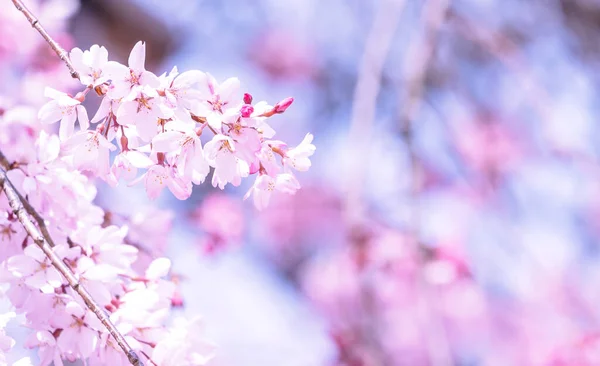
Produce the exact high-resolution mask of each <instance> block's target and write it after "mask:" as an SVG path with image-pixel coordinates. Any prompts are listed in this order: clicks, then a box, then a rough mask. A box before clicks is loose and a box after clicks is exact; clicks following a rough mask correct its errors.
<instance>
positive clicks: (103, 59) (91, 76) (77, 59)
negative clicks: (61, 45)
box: [69, 44, 108, 87]
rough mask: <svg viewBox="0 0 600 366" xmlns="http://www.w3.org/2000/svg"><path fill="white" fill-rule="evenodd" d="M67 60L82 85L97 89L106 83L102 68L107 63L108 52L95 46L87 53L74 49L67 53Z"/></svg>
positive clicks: (106, 78) (106, 76)
mask: <svg viewBox="0 0 600 366" xmlns="http://www.w3.org/2000/svg"><path fill="white" fill-rule="evenodd" d="M69 58H70V59H71V62H72V63H73V66H74V67H75V70H76V71H77V72H78V73H79V80H80V81H81V83H82V84H83V85H86V86H87V85H91V86H92V87H97V86H99V85H102V84H104V83H105V82H107V81H108V75H106V73H105V72H104V68H105V67H106V64H107V63H108V51H107V50H106V48H104V47H101V46H98V45H97V44H95V45H93V46H92V47H90V49H89V50H87V51H82V50H81V49H79V48H77V47H75V48H73V50H72V51H71V52H70V53H69Z"/></svg>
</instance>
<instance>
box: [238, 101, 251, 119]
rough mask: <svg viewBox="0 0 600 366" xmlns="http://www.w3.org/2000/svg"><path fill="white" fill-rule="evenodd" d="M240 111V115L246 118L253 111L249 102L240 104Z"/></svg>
mask: <svg viewBox="0 0 600 366" xmlns="http://www.w3.org/2000/svg"><path fill="white" fill-rule="evenodd" d="M240 111H241V112H242V117H244V118H248V117H250V115H251V114H252V112H254V107H253V106H251V105H250V104H245V105H243V106H242V109H241V110H240Z"/></svg>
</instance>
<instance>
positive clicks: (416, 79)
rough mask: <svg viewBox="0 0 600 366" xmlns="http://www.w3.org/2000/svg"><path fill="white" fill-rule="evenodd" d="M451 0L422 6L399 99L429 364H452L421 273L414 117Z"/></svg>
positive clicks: (410, 236)
mask: <svg viewBox="0 0 600 366" xmlns="http://www.w3.org/2000/svg"><path fill="white" fill-rule="evenodd" d="M449 7H450V0H429V1H427V2H426V3H425V5H424V9H423V20H422V22H423V27H424V28H423V31H422V33H421V37H420V38H417V39H416V40H415V41H413V42H412V43H411V44H410V45H409V49H408V51H407V56H406V64H405V70H404V77H405V83H406V85H405V92H404V94H403V100H402V101H401V102H402V103H400V106H401V107H400V111H399V124H400V128H401V132H402V139H403V140H404V144H405V146H406V151H407V153H408V159H409V164H410V176H411V179H410V187H409V193H408V195H409V199H408V205H409V218H408V221H407V232H408V240H409V244H410V246H411V249H412V250H413V252H414V253H415V258H416V259H417V261H418V264H419V276H418V281H419V286H420V288H421V291H420V292H421V295H422V296H420V297H419V301H420V302H421V305H420V306H419V310H420V314H419V315H420V318H421V319H420V320H421V322H422V324H423V327H424V328H425V331H426V338H427V350H428V353H429V361H430V364H431V365H434V366H441V365H444V366H445V365H452V364H453V362H452V355H451V350H450V345H449V343H448V339H447V336H446V334H445V329H444V326H443V323H442V319H440V318H439V316H438V314H437V311H436V301H435V299H434V295H435V294H434V290H435V289H434V288H432V286H431V284H430V283H429V282H428V281H427V279H426V278H425V276H424V268H425V264H426V258H424V254H425V250H424V249H425V248H424V246H423V244H422V242H421V239H420V229H419V227H420V206H419V198H420V195H421V184H422V167H421V164H420V162H419V158H418V156H417V152H416V151H415V146H414V141H413V135H414V119H415V117H416V115H417V113H418V111H419V109H420V106H421V103H422V95H423V92H424V90H425V81H426V80H425V79H426V76H427V72H428V70H429V69H430V67H431V63H432V61H433V56H434V52H435V48H436V46H437V38H438V33H439V30H440V28H441V26H442V25H443V24H444V21H445V19H446V16H447V13H448V10H449Z"/></svg>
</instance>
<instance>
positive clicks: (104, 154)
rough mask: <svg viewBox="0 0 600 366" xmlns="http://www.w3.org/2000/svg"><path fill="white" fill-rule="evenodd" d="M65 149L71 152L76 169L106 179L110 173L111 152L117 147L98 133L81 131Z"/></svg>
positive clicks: (68, 142)
mask: <svg viewBox="0 0 600 366" xmlns="http://www.w3.org/2000/svg"><path fill="white" fill-rule="evenodd" d="M65 148H66V149H67V150H68V151H70V155H71V156H72V157H73V166H74V167H75V168H77V169H81V170H88V171H91V172H93V173H95V174H97V175H98V176H100V177H102V178H105V177H106V176H107V175H108V173H109V151H113V150H115V149H116V146H115V145H113V144H111V143H110V142H108V140H107V139H106V138H105V137H104V136H102V134H101V133H99V132H98V131H81V132H79V133H77V134H75V135H73V136H72V137H71V138H70V139H69V140H68V141H67V142H66V143H65Z"/></svg>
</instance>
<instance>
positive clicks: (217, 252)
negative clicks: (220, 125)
mask: <svg viewBox="0 0 600 366" xmlns="http://www.w3.org/2000/svg"><path fill="white" fill-rule="evenodd" d="M47 3H54V5H55V6H56V8H54V9H55V11H58V10H56V9H63V10H64V11H66V12H69V14H72V17H71V20H70V23H69V25H68V29H64V35H63V36H62V37H63V38H62V39H61V41H62V42H63V43H64V45H65V48H67V49H70V48H71V47H73V46H78V47H81V48H83V49H87V48H89V46H91V45H92V44H100V45H104V46H106V47H107V48H108V49H109V51H110V55H111V59H115V60H119V61H125V60H126V59H127V56H128V53H129V51H130V49H131V47H132V46H133V45H134V44H135V43H136V42H137V41H138V40H144V41H146V42H147V46H146V48H147V52H148V55H147V61H146V65H147V68H148V69H150V70H152V71H154V72H155V73H156V74H157V75H159V74H162V73H163V72H168V71H169V70H170V69H171V68H172V66H173V65H177V66H178V68H179V70H180V71H184V70H188V69H200V70H202V71H207V72H210V73H211V74H213V75H214V76H215V77H216V78H217V80H220V81H222V80H224V79H226V78H227V77H230V76H237V77H238V78H239V79H240V80H241V81H242V88H243V89H244V91H247V92H249V93H251V94H252V95H253V96H254V100H255V101H259V100H267V101H269V102H271V103H275V102H277V101H279V100H281V99H283V98H285V97H288V96H293V97H294V98H295V102H294V104H293V105H292V107H290V109H288V111H287V112H286V113H285V114H284V115H282V116H279V117H276V118H275V119H274V120H273V121H274V125H273V126H274V127H275V128H276V129H277V131H278V138H280V139H281V140H284V141H286V142H289V144H290V145H295V144H297V143H299V142H300V141H301V140H302V138H303V137H304V135H305V134H306V133H307V132H311V133H312V134H314V136H315V140H314V144H315V145H316V146H317V151H316V153H315V155H314V156H313V160H312V161H313V166H312V168H311V170H310V171H309V172H308V173H305V174H301V175H299V177H298V179H299V181H300V183H301V184H302V186H303V189H302V190H301V191H300V192H298V194H296V195H295V196H286V195H283V194H282V195H280V196H277V197H276V198H275V199H274V202H272V204H271V205H270V207H269V208H268V209H266V210H265V211H263V212H261V213H258V212H257V211H256V210H255V209H254V207H253V206H252V204H251V202H249V201H248V202H244V201H242V199H241V198H242V196H243V195H244V193H245V192H246V189H247V188H249V185H250V184H251V182H246V183H245V184H246V185H245V186H244V185H243V186H242V187H238V188H234V187H228V188H227V189H225V190H224V191H220V190H218V189H213V188H212V187H210V184H204V185H203V186H197V187H195V191H194V194H193V196H192V198H190V199H189V200H187V201H185V202H180V201H177V200H176V199H175V198H174V197H172V195H171V194H170V193H169V192H163V194H162V196H161V197H160V198H159V200H158V201H157V202H155V203H156V206H158V207H160V209H162V210H166V211H161V212H160V213H159V212H158V211H157V212H156V215H165V222H167V221H169V220H170V219H172V223H173V232H172V235H171V237H170V238H169V241H168V243H169V244H168V246H166V248H165V250H166V252H167V253H168V255H169V256H170V258H171V259H172V260H173V262H174V271H175V275H176V276H177V277H178V278H179V280H180V286H181V289H180V290H181V296H182V304H181V305H182V306H181V307H180V309H179V310H178V311H179V312H181V313H183V314H186V315H189V316H190V317H191V316H192V315H194V314H202V316H203V317H204V320H205V323H206V327H207V332H208V337H209V338H210V339H212V340H213V341H214V342H215V343H216V344H217V345H218V354H217V358H216V359H215V362H214V365H216V366H240V365H244V366H248V365H249V366H254V365H282V366H380V365H381V366H387V365H389V366H401V365H407V366H413V365H415V366H420V365H424V366H426V365H431V366H442V365H460V366H476V365H489V366H495V365H498V366H505V365H517V366H520V365H547V366H559V365H600V309H599V308H598V304H600V242H599V236H600V164H599V161H598V156H599V154H600V150H599V148H598V146H596V143H597V142H598V141H600V136H599V130H598V127H597V123H596V115H598V113H599V108H598V106H600V103H599V101H600V100H599V97H600V89H599V82H600V78H599V76H600V73H599V72H598V67H599V66H600V63H599V61H600V41H599V40H600V2H598V1H595V0H528V1H523V0H375V1H366V0H322V1H317V0H288V1H278V0H255V1H248V0H229V1H209V0H204V1H200V0H199V1H186V0H170V1H158V0H126V1H125V0H102V1H100V0H82V1H81V2H80V3H78V2H74V1H66V0H53V1H47ZM57 4H61V5H60V6H59V5H57ZM5 6H8V5H5ZM61 6H62V7H61ZM0 27H1V25H0ZM69 33H70V34H71V35H72V36H73V37H74V38H71V37H69V36H68V35H67V34H69ZM31 36H32V37H37V34H34V33H33V32H32V34H31ZM27 37H29V35H28V36H27ZM58 38H60V36H59V37H58ZM1 51H2V47H0V56H1V55H2V52H1ZM51 85H52V84H51ZM55 87H57V86H55ZM40 95H41V93H40ZM28 97H30V98H33V97H34V96H31V95H29V96H28ZM99 184H100V185H101V187H103V189H102V191H101V195H100V197H99V201H100V202H101V203H102V204H103V205H104V206H106V207H109V208H110V209H111V210H113V211H114V212H117V213H120V214H123V215H135V214H138V213H142V212H143V213H146V214H147V213H148V212H153V211H149V210H150V209H149V208H146V206H147V205H148V204H149V202H148V199H147V198H146V194H145V192H144V191H143V188H142V187H134V188H127V187H121V188H119V189H117V190H113V189H108V188H107V187H104V185H103V183H99Z"/></svg>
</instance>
